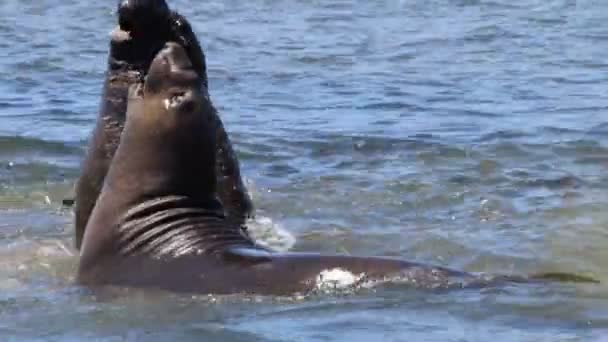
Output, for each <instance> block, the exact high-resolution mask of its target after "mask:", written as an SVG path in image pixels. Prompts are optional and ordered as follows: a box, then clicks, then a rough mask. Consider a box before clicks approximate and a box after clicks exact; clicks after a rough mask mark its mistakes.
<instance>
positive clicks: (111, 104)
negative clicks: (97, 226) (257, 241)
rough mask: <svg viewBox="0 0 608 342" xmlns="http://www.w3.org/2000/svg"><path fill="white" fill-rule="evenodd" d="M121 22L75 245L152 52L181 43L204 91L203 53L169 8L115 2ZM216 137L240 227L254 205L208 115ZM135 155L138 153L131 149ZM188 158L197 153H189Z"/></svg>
mask: <svg viewBox="0 0 608 342" xmlns="http://www.w3.org/2000/svg"><path fill="white" fill-rule="evenodd" d="M118 23H119V26H118V27H116V28H115V29H114V31H113V32H112V34H111V41H110V51H109V57H108V70H107V72H106V78H105V83H104V88H103V95H102V101H101V105H100V110H99V114H98V117H97V122H96V124H95V128H94V129H93V133H92V135H91V138H90V141H89V146H88V151H87V154H86V157H85V159H84V161H83V163H82V172H81V175H80V177H79V179H78V181H77V183H76V191H75V192H76V195H75V209H74V211H75V245H76V248H78V249H79V248H80V245H81V241H82V237H83V235H84V231H85V228H86V225H87V222H88V220H89V217H90V215H91V212H92V210H93V207H94V205H95V203H96V201H97V199H98V196H99V193H100V191H101V187H102V185H103V181H104V178H105V176H106V174H107V172H108V168H109V166H110V162H111V160H112V158H113V156H114V153H115V151H116V148H117V147H118V142H119V140H120V136H121V132H122V130H123V127H124V122H125V112H126V109H127V93H128V88H129V86H131V85H132V84H136V83H138V82H140V81H141V80H142V79H143V77H145V75H146V73H147V71H148V68H149V65H150V63H151V61H152V59H153V58H154V56H155V55H156V53H157V52H158V51H159V50H160V49H161V48H162V47H163V46H164V44H165V43H166V42H169V41H171V42H176V43H178V44H179V45H181V46H182V47H183V48H184V49H185V50H186V52H187V53H188V56H189V58H190V60H191V63H192V64H193V68H194V70H195V72H196V73H197V75H198V76H199V77H200V78H201V80H202V84H203V85H204V88H205V89H207V73H206V66H205V55H204V54H203V51H202V49H201V48H200V44H199V42H198V40H197V38H196V35H195V34H194V33H193V31H192V29H191V27H190V24H189V23H188V21H187V20H186V19H185V18H184V17H183V16H181V15H180V14H178V13H176V12H172V11H170V10H169V7H168V6H167V4H166V3H165V1H164V0H123V1H120V3H119V6H118ZM212 126H213V127H214V129H215V136H216V145H215V146H216V151H215V152H214V153H215V154H216V160H217V162H216V169H217V170H216V183H217V190H218V196H219V198H220V201H221V202H222V205H223V207H224V210H225V211H226V215H227V217H228V218H229V219H231V220H232V221H234V222H235V223H236V224H239V225H243V224H244V222H245V220H246V219H247V218H248V217H250V216H252V214H253V205H252V203H251V199H250V198H249V195H248V193H247V189H246V188H245V185H244V184H243V181H242V179H241V173H240V167H239V162H238V160H237V158H236V155H235V153H234V150H233V148H232V145H231V143H230V139H229V138H228V135H227V133H226V131H225V129H224V126H223V124H222V121H221V120H220V118H219V116H218V115H217V113H216V112H214V114H213V116H212ZM134 153H135V154H137V153H138V152H137V151H134ZM191 157H192V158H197V157H198V156H197V153H196V152H194V151H193V152H192V155H191Z"/></svg>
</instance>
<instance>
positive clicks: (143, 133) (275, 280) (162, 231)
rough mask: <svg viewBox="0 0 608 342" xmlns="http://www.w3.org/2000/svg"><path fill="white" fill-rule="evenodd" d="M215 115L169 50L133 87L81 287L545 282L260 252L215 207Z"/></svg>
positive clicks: (279, 291)
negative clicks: (326, 280)
mask: <svg viewBox="0 0 608 342" xmlns="http://www.w3.org/2000/svg"><path fill="white" fill-rule="evenodd" d="M215 111H216V110H215V108H214V106H213V104H212V102H211V100H210V98H209V96H208V94H207V91H206V90H205V88H204V85H203V81H202V79H201V78H200V77H199V75H197V73H196V72H195V69H194V67H193V63H191V60H190V58H189V56H188V53H187V52H186V51H185V50H184V48H183V47H182V46H181V45H179V44H175V43H167V44H166V45H165V47H164V48H163V49H162V50H161V51H160V52H159V53H158V55H157V56H156V57H155V58H154V60H153V62H152V64H151V66H150V70H149V72H148V75H147V76H146V78H145V80H144V84H143V85H141V84H138V85H133V86H132V87H131V88H130V91H129V99H128V109H127V114H126V115H127V119H126V124H125V128H124V131H123V133H122V137H121V140H120V143H119V145H118V149H117V151H116V154H115V156H114V158H113V159H112V162H111V165H110V168H109V171H108V175H107V177H106V179H105V181H104V184H103V189H102V191H101V194H100V196H99V200H98V201H97V202H96V204H95V208H94V210H93V213H92V215H91V219H90V220H89V222H88V225H87V228H86V231H85V235H84V240H83V245H82V251H81V257H80V263H79V266H78V277H77V279H78V282H79V283H80V284H83V285H86V286H101V285H118V286H130V287H142V288H155V289H163V290H169V291H179V292H192V293H204V294H235V293H246V294H263V295H291V294H296V293H304V294H305V293H310V292H311V291H315V289H316V288H318V286H319V277H320V275H322V274H324V272H325V271H326V270H330V269H340V270H344V271H346V272H350V273H352V274H356V275H359V276H358V277H357V279H356V281H355V282H357V283H360V282H363V281H370V282H374V281H383V280H384V279H386V278H387V277H395V276H399V277H402V278H404V279H408V280H409V281H410V283H411V284H413V285H416V286H420V287H431V288H437V287H451V286H456V287H463V286H470V287H478V286H487V285H490V284H497V283H505V282H514V283H519V282H541V281H545V280H544V279H542V277H520V276H488V275H476V274H471V273H466V272H460V271H456V270H450V269H447V268H443V267H438V266H431V265H424V264H419V263H412V262H408V261H405V260H400V259H392V258H382V257H356V256H344V255H320V254H315V253H277V252H274V251H272V250H270V249H266V248H262V247H260V246H258V245H256V244H255V242H254V241H252V240H251V238H250V237H248V236H247V235H246V234H244V233H243V231H242V230H241V229H240V227H239V226H238V225H237V224H234V222H232V221H231V220H228V219H227V218H226V216H225V212H224V210H223V208H222V206H221V203H220V202H219V201H218V200H217V195H216V189H217V182H216V175H215V172H216V170H217V168H216V165H215V164H216V154H215V153H214V151H215V150H216V149H217V146H215V144H216V141H217V137H216V134H217V130H216V128H215V124H214V120H215V119H214V118H215V116H216V114H215ZM190 151H200V157H199V158H192V157H191V152H190ZM550 279H559V277H556V275H555V274H552V275H551V277H550ZM561 280H581V279H575V278H571V279H565V278H564V279H561Z"/></svg>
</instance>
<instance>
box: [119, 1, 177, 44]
mask: <svg viewBox="0 0 608 342" xmlns="http://www.w3.org/2000/svg"><path fill="white" fill-rule="evenodd" d="M170 16H171V12H170V10H169V7H168V6H167V3H166V2H165V1H164V0H122V1H121V2H120V3H119V4H118V25H119V27H120V30H121V31H124V32H127V33H129V35H130V36H131V37H137V36H144V35H146V34H157V33H158V32H159V31H166V30H168V28H169V26H170V25H169V19H170Z"/></svg>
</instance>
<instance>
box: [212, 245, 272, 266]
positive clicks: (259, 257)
mask: <svg viewBox="0 0 608 342" xmlns="http://www.w3.org/2000/svg"><path fill="white" fill-rule="evenodd" d="M222 256H223V257H224V258H225V259H226V260H229V261H239V262H248V263H251V264H258V263H263V262H270V261H272V252H270V251H268V250H265V249H261V248H257V247H250V246H230V247H227V248H226V249H224V250H223V251H222Z"/></svg>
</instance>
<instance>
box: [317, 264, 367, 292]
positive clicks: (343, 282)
mask: <svg viewBox="0 0 608 342" xmlns="http://www.w3.org/2000/svg"><path fill="white" fill-rule="evenodd" d="M363 277H365V274H364V273H360V274H354V273H352V272H349V271H347V270H345V269H342V268H332V269H327V270H323V271H321V273H319V275H318V276H317V279H316V285H315V289H316V290H318V291H322V292H335V291H336V290H350V289H353V288H354V287H355V286H357V285H358V284H359V282H360V281H361V279H363Z"/></svg>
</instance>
